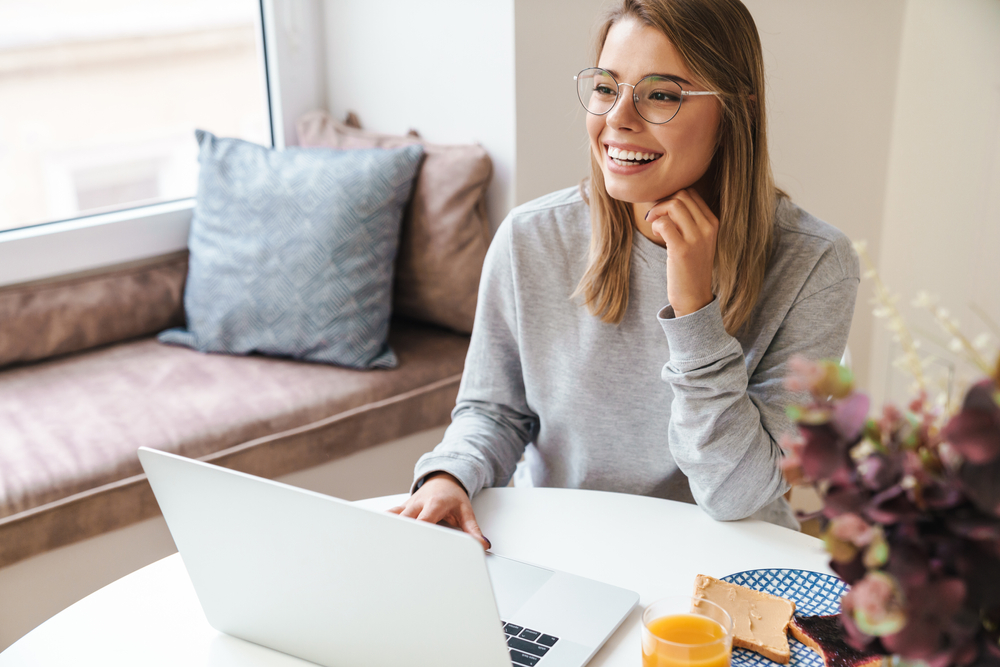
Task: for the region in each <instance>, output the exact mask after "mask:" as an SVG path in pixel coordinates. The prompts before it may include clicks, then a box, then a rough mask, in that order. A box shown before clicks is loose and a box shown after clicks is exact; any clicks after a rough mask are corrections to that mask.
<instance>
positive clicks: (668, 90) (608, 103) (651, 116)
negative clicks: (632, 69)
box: [573, 67, 718, 125]
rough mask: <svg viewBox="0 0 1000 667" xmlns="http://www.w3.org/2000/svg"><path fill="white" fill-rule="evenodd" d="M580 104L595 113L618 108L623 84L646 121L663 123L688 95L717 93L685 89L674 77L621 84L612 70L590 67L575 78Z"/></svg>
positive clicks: (598, 113)
mask: <svg viewBox="0 0 1000 667" xmlns="http://www.w3.org/2000/svg"><path fill="white" fill-rule="evenodd" d="M573 78H574V79H575V80H576V94H577V96H578V97H579V98H580V104H582V105H583V108H584V109H586V110H587V111H588V112H590V113H592V114H594V115H595V116H603V115H604V114H606V113H609V112H610V111H611V110H612V109H614V108H615V104H616V103H617V102H618V98H619V97H620V95H619V93H618V91H619V90H620V88H621V87H622V86H629V87H631V88H632V100H633V101H634V102H635V110H636V111H637V112H638V113H639V115H640V116H641V117H642V119H643V120H645V121H646V122H647V123H652V124H654V125H662V124H663V123H666V122H667V121H669V120H671V119H672V118H673V117H674V116H676V115H677V112H678V111H680V108H681V102H682V101H683V100H684V98H685V97H687V96H689V95H718V93H716V92H714V91H711V90H694V91H693V90H684V89H683V88H681V84H679V83H677V82H676V81H674V80H673V79H668V78H667V77H664V76H660V75H658V74H650V75H649V76H647V77H644V78H643V79H642V80H640V81H639V83H637V84H635V85H633V84H631V83H618V81H616V80H615V77H614V76H612V74H611V72H609V71H607V70H604V69H601V68H600V67H588V68H587V69H585V70H583V71H582V72H580V73H579V74H577V75H576V76H574V77H573Z"/></svg>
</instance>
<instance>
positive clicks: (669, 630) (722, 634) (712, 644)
mask: <svg viewBox="0 0 1000 667" xmlns="http://www.w3.org/2000/svg"><path fill="white" fill-rule="evenodd" d="M646 631H647V632H648V634H647V633H644V634H643V638H642V667H729V659H730V653H731V650H730V647H729V642H728V641H727V640H726V631H725V629H723V627H722V626H721V625H719V624H718V623H717V622H715V621H713V620H712V619H710V618H706V617H705V616H698V615H696V614H674V615H671V616H661V617H660V618H656V619H653V620H652V621H650V622H649V623H648V624H647V625H646ZM657 638H659V639H662V640H665V641H658V640H657Z"/></svg>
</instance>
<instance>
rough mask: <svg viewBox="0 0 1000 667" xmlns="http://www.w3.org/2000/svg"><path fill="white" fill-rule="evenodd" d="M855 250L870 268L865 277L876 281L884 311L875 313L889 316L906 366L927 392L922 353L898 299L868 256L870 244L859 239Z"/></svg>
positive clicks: (879, 300)
mask: <svg viewBox="0 0 1000 667" xmlns="http://www.w3.org/2000/svg"><path fill="white" fill-rule="evenodd" d="M854 250H855V251H856V252H857V253H858V256H859V257H861V260H862V261H863V262H864V263H865V266H866V267H867V269H868V270H867V271H866V272H865V277H867V278H871V279H872V281H873V282H874V283H875V299H876V302H877V303H879V304H880V305H881V306H882V308H881V311H882V313H881V314H880V312H879V311H878V310H876V312H875V315H876V317H882V316H886V315H887V316H888V318H889V325H888V326H889V330H890V331H892V332H893V334H894V335H895V338H896V340H897V341H898V342H899V344H900V346H901V347H902V348H903V359H904V361H905V362H906V366H907V368H908V369H909V371H910V374H911V375H913V379H914V380H915V381H916V383H917V387H918V389H919V390H920V391H921V392H925V391H926V390H927V379H926V378H925V377H924V365H923V363H922V362H921V360H920V355H919V354H917V344H916V342H914V340H913V336H912V335H910V330H909V329H908V328H907V327H906V321H905V320H904V319H903V316H902V314H900V312H899V309H898V308H896V301H897V299H896V297H894V296H893V295H892V293H890V292H889V290H888V289H886V286H885V285H884V284H883V283H882V279H881V278H879V275H878V271H877V270H876V269H875V264H874V263H873V262H872V260H871V257H869V256H868V244H867V243H866V242H864V241H858V242H857V243H855V244H854Z"/></svg>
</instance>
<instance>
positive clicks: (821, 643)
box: [788, 614, 882, 667]
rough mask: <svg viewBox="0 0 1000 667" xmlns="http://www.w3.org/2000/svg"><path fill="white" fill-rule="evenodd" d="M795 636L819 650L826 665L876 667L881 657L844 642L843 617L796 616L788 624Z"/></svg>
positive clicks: (835, 666) (880, 661)
mask: <svg viewBox="0 0 1000 667" xmlns="http://www.w3.org/2000/svg"><path fill="white" fill-rule="evenodd" d="M788 629H789V630H791V632H792V636H793V637H795V638H796V639H798V640H799V641H800V642H802V643H803V644H805V645H806V646H808V647H809V648H811V649H812V650H814V651H816V652H817V653H819V655H820V657H821V658H823V662H824V664H826V667H877V666H878V665H880V664H881V663H882V656H881V655H878V654H877V653H867V652H865V651H859V650H858V649H856V648H854V647H853V646H851V645H850V644H848V643H847V642H846V641H844V627H843V626H842V625H841V624H840V616H839V615H837V614H833V615H831V616H796V617H795V618H793V619H792V623H791V625H789V626H788Z"/></svg>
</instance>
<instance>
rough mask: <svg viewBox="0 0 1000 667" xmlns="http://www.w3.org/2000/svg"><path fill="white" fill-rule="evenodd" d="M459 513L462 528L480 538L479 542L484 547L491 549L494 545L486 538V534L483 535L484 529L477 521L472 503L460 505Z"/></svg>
mask: <svg viewBox="0 0 1000 667" xmlns="http://www.w3.org/2000/svg"><path fill="white" fill-rule="evenodd" d="M459 515H460V521H461V524H460V525H461V527H462V530H464V531H465V532H467V533H468V534H469V535H472V536H473V537H474V538H476V539H477V540H479V542H480V543H481V544H482V545H483V549H490V548H491V547H492V546H493V545H492V544H490V541H489V540H488V539H486V536H485V535H483V531H482V530H480V528H479V524H478V523H476V515H475V513H474V512H473V511H472V505H471V504H467V505H462V506H461V507H459Z"/></svg>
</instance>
